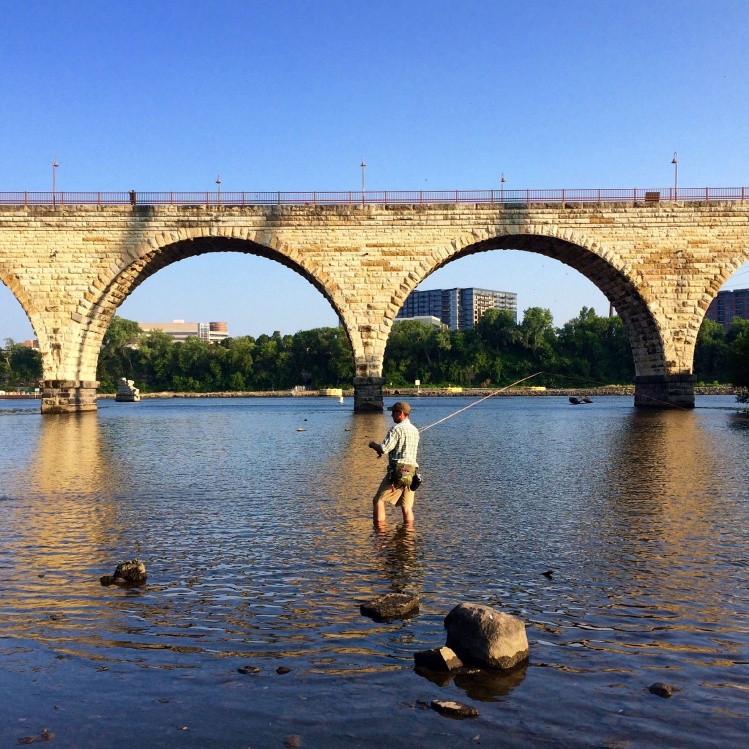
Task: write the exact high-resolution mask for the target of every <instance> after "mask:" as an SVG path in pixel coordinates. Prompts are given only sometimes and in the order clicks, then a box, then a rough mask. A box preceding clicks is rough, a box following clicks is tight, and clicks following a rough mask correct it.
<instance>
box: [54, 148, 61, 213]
mask: <svg viewBox="0 0 749 749" xmlns="http://www.w3.org/2000/svg"><path fill="white" fill-rule="evenodd" d="M58 166H60V165H59V164H58V163H57V156H53V157H52V205H56V204H57V197H56V189H57V167H58Z"/></svg>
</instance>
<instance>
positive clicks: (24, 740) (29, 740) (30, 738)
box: [18, 736, 36, 744]
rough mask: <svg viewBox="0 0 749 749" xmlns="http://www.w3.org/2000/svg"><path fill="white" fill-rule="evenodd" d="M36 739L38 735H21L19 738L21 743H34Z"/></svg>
mask: <svg viewBox="0 0 749 749" xmlns="http://www.w3.org/2000/svg"><path fill="white" fill-rule="evenodd" d="M35 741H36V736H21V738H20V739H18V743H19V744H33V743H34V742H35Z"/></svg>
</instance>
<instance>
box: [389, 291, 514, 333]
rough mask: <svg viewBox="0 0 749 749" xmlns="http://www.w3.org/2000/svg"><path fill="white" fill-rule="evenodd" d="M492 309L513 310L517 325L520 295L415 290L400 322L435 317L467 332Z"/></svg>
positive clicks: (405, 303) (402, 313)
mask: <svg viewBox="0 0 749 749" xmlns="http://www.w3.org/2000/svg"><path fill="white" fill-rule="evenodd" d="M489 309H506V310H509V311H510V312H512V313H513V315H514V317H515V321H516V322H517V315H518V295H517V294H515V293H514V292H512V291H491V290H489V289H475V288H470V289H457V288H456V289H434V290H432V291H412V292H411V293H410V294H409V295H408V297H406V301H405V302H404V303H403V307H401V310H400V312H398V315H397V316H396V320H404V319H413V318H415V317H424V316H433V317H437V318H439V319H440V320H441V321H442V322H443V323H444V324H445V325H447V327H448V328H450V330H463V329H464V328H472V327H474V326H475V325H476V323H477V322H478V321H479V320H480V319H481V318H482V317H483V315H484V313H485V312H486V311H487V310H489Z"/></svg>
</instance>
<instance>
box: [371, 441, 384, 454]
mask: <svg viewBox="0 0 749 749" xmlns="http://www.w3.org/2000/svg"><path fill="white" fill-rule="evenodd" d="M369 446H370V447H371V448H372V449H373V450H374V451H375V452H376V453H377V457H378V458H381V457H382V448H381V447H380V444H379V443H378V442H375V441H374V440H372V441H371V442H370V443H369Z"/></svg>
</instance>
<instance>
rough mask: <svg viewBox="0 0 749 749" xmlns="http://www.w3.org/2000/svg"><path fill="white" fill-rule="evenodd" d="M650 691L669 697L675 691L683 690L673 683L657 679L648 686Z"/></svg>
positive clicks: (659, 695)
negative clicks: (665, 682)
mask: <svg viewBox="0 0 749 749" xmlns="http://www.w3.org/2000/svg"><path fill="white" fill-rule="evenodd" d="M648 692H650V694H656V695H658V697H663V698H667V697H670V696H671V695H672V694H673V693H674V692H681V689H679V687H675V686H674V685H673V684H664V683H663V682H662V681H656V682H655V684H651V685H650V686H649V687H648Z"/></svg>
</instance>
